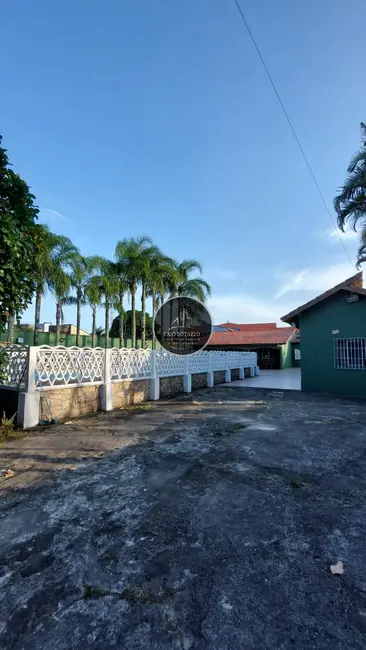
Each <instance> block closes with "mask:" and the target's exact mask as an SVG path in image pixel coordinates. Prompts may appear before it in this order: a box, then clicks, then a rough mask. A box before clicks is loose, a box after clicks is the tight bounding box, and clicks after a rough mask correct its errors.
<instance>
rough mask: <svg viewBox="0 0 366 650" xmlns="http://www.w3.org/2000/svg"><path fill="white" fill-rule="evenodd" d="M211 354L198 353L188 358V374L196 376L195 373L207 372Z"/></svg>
mask: <svg viewBox="0 0 366 650" xmlns="http://www.w3.org/2000/svg"><path fill="white" fill-rule="evenodd" d="M210 354H211V353H210V352H205V351H204V350H203V351H202V352H197V353H196V354H192V355H191V356H189V357H188V372H189V373H191V374H192V375H194V374H195V373H201V372H207V371H208V368H209V355H210Z"/></svg>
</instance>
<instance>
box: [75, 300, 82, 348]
mask: <svg viewBox="0 0 366 650" xmlns="http://www.w3.org/2000/svg"><path fill="white" fill-rule="evenodd" d="M76 299H77V303H76V345H77V347H79V345H80V323H81V299H82V291H81V289H78V290H77V294H76Z"/></svg>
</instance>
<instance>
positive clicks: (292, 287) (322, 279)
mask: <svg viewBox="0 0 366 650" xmlns="http://www.w3.org/2000/svg"><path fill="white" fill-rule="evenodd" d="M354 273H356V270H355V269H354V268H352V266H351V264H350V263H349V262H342V263H340V264H333V265H331V266H313V267H309V268H307V269H300V270H298V271H295V270H293V271H287V272H286V273H281V274H278V275H277V278H278V279H281V280H282V286H281V287H280V289H279V290H278V291H277V293H276V295H275V300H278V298H282V297H283V296H285V295H286V294H287V293H290V292H294V291H296V292H297V291H311V292H313V293H314V297H315V296H316V295H318V294H319V293H322V292H323V291H327V289H331V288H332V287H334V285H335V284H339V283H340V282H342V281H343V280H346V278H349V277H350V276H351V275H353V274H354Z"/></svg>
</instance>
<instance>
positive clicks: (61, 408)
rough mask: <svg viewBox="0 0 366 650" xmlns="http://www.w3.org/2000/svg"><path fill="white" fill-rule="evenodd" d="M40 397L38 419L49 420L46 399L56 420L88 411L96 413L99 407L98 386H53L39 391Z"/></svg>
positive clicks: (84, 413)
mask: <svg viewBox="0 0 366 650" xmlns="http://www.w3.org/2000/svg"><path fill="white" fill-rule="evenodd" d="M40 397H41V400H40V413H39V419H40V420H50V418H51V415H50V412H49V410H48V408H47V401H48V403H49V405H50V409H51V413H52V416H53V417H54V418H55V419H56V420H67V419H68V418H77V417H80V415H87V414H88V413H96V412H97V411H98V410H99V408H100V400H99V386H78V387H75V388H54V389H53V390H47V391H44V392H41V396H40ZM46 400H47V401H46Z"/></svg>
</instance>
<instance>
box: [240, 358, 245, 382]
mask: <svg viewBox="0 0 366 650" xmlns="http://www.w3.org/2000/svg"><path fill="white" fill-rule="evenodd" d="M243 355H245V352H241V353H240V365H239V379H245V370H244V363H245V356H243Z"/></svg>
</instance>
